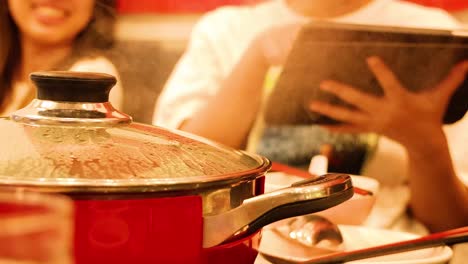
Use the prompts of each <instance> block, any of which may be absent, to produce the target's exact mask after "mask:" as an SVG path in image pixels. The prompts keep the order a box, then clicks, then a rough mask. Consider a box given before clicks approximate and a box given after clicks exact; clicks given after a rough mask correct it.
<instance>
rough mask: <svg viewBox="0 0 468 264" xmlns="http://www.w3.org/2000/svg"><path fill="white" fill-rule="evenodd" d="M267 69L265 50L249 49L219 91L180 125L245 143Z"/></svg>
mask: <svg viewBox="0 0 468 264" xmlns="http://www.w3.org/2000/svg"><path fill="white" fill-rule="evenodd" d="M267 70H268V65H266V63H265V62H264V59H263V58H262V57H261V54H260V53H259V52H257V51H256V49H255V48H250V49H248V50H247V52H246V53H245V54H244V55H243V56H242V57H241V59H240V60H239V62H238V63H237V65H236V66H235V67H234V69H233V71H232V72H231V74H230V75H229V76H228V77H227V78H226V79H225V80H224V81H223V83H222V87H221V88H220V89H219V92H218V93H217V94H216V95H215V96H214V97H213V98H212V99H211V100H210V101H209V102H208V103H207V104H206V105H205V106H204V107H203V108H202V109H201V110H200V111H198V112H197V113H196V114H195V115H194V116H193V117H192V118H190V119H189V120H186V121H185V122H184V123H183V124H182V125H181V127H180V129H182V130H185V131H187V132H190V133H194V134H197V135H200V136H202V137H205V138H209V139H211V140H214V141H217V142H220V143H223V144H226V145H228V146H231V147H234V148H241V147H243V145H244V144H245V141H246V138H247V136H248V133H249V131H250V129H251V126H252V124H253V121H254V120H255V118H256V116H257V113H258V110H259V107H260V104H261V99H262V87H263V81H264V78H265V73H266V71H267Z"/></svg>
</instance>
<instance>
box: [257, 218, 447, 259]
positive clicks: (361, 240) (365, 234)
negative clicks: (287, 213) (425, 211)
mask: <svg viewBox="0 0 468 264" xmlns="http://www.w3.org/2000/svg"><path fill="white" fill-rule="evenodd" d="M279 228H281V227H279ZM339 228H340V230H341V232H342V234H343V239H344V243H345V244H344V248H345V250H355V249H361V248H367V247H373V246H377V245H382V244H388V243H393V242H397V241H403V240H409V239H414V238H417V237H418V236H417V235H414V234H410V233H405V232H397V231H391V230H384V229H376V228H367V227H362V226H347V225H339ZM259 251H260V252H265V253H266V254H269V255H272V256H278V257H281V258H285V259H289V260H293V261H304V260H307V259H309V258H311V257H313V256H318V255H320V254H317V253H311V251H312V250H311V249H310V248H306V247H305V246H301V245H298V244H297V243H294V242H290V241H288V240H286V239H284V238H283V237H282V236H280V235H278V234H277V233H276V232H274V231H272V229H271V228H268V227H266V228H264V229H263V236H262V242H261V243H260V248H259ZM451 257H452V250H451V249H450V248H449V247H434V248H427V249H420V250H415V251H408V252H403V253H398V254H392V255H386V256H381V257H377V258H372V259H365V260H364V259H363V260H359V261H353V262H349V263H356V264H357V263H360V264H364V263H366V264H371V263H374V264H377V263H378V264H436V263H447V262H448V261H449V260H450V258H451ZM268 263H270V262H268V261H266V260H265V259H263V258H262V257H261V256H260V255H259V257H258V258H257V260H256V262H255V264H268Z"/></svg>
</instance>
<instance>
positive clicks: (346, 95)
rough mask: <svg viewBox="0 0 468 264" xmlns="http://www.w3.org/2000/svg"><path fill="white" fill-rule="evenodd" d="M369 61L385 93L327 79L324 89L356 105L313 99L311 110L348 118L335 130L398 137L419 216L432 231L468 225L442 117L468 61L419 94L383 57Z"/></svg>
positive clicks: (466, 199) (465, 198)
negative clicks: (340, 105) (403, 148)
mask: <svg viewBox="0 0 468 264" xmlns="http://www.w3.org/2000/svg"><path fill="white" fill-rule="evenodd" d="M368 62H369V67H370V69H371V70H372V71H373V73H374V75H375V76H376V78H377V79H378V80H379V83H380V84H381V86H382V88H383V90H384V94H385V95H384V96H383V97H376V96H373V95H369V94H365V93H362V92H359V91H358V90H356V89H354V88H353V87H349V86H347V85H344V84H341V83H337V82H334V81H325V82H323V83H322V85H321V88H322V89H323V90H325V91H328V92H330V93H333V94H335V95H336V96H338V97H340V98H341V99H343V100H344V101H347V102H348V103H350V104H352V105H354V106H355V107H356V109H354V110H350V109H346V108H342V107H338V106H333V105H330V104H326V103H322V102H313V103H312V104H311V110H312V111H315V112H318V113H321V114H324V115H327V116H329V117H332V118H334V119H337V120H341V121H343V122H345V124H343V125H339V126H329V127H328V128H329V129H331V130H334V131H342V132H377V133H379V134H382V135H384V136H387V137H389V138H391V139H393V140H395V141H398V142H399V143H400V144H402V145H403V146H404V147H405V149H406V151H407V153H408V161H409V172H408V173H409V186H410V190H411V200H410V206H411V208H412V211H413V213H414V216H415V217H416V218H418V219H419V220H420V221H422V222H423V223H424V224H426V225H427V226H428V227H429V228H430V229H431V231H439V230H444V229H448V228H452V227H457V226H464V225H467V224H468V190H467V188H466V187H465V186H464V184H463V183H462V182H461V181H460V180H459V179H458V177H457V176H456V173H455V171H454V168H453V165H452V160H451V157H450V152H449V147H448V144H447V139H446V136H445V134H444V132H443V130H442V120H443V115H444V113H445V110H446V107H447V105H448V102H449V99H450V97H451V95H452V94H453V92H454V91H455V90H456V88H457V87H458V86H459V85H460V84H461V83H462V82H463V80H464V79H465V76H466V74H467V72H468V62H464V63H460V64H459V65H457V66H455V67H454V68H453V69H452V71H451V72H450V73H449V75H448V76H447V77H446V78H445V79H444V80H443V81H442V82H440V83H439V85H437V86H436V87H434V88H433V89H430V90H425V91H423V92H419V93H413V92H410V91H408V90H407V89H406V88H404V87H403V86H402V85H401V83H400V82H399V81H398V79H397V78H396V76H394V74H393V73H392V72H391V71H390V69H388V68H387V67H386V66H385V64H384V63H383V62H382V61H381V60H380V59H378V58H370V59H369V61H368ZM460 122H466V120H462V121H460ZM389 166H391V165H389Z"/></svg>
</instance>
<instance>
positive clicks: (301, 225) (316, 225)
mask: <svg viewBox="0 0 468 264" xmlns="http://www.w3.org/2000/svg"><path fill="white" fill-rule="evenodd" d="M285 226H286V227H287V228H284V226H283V227H281V228H280V227H276V228H274V229H273V231H274V232H276V233H278V234H280V235H281V236H282V237H284V238H286V239H292V240H295V241H297V242H299V243H300V244H302V245H304V246H307V247H319V248H324V249H329V250H332V251H340V250H342V244H343V235H342V234H341V231H340V229H339V228H338V226H337V225H336V224H335V223H333V222H331V221H330V220H328V219H327V218H325V217H323V216H320V215H316V214H309V215H304V216H299V217H294V218H291V219H289V220H288V221H287V222H286V225H285Z"/></svg>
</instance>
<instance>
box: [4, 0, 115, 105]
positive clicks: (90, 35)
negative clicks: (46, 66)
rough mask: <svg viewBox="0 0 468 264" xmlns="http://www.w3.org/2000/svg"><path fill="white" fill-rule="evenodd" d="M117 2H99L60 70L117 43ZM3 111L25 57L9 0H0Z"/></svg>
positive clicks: (111, 0)
mask: <svg viewBox="0 0 468 264" xmlns="http://www.w3.org/2000/svg"><path fill="white" fill-rule="evenodd" d="M115 21H116V14H115V0H96V2H95V4H94V11H93V15H92V18H91V20H90V22H89V23H88V25H87V26H86V28H85V29H83V31H82V32H80V33H79V34H78V36H77V37H76V39H75V41H74V44H73V50H72V53H71V54H70V56H68V57H67V58H66V59H65V60H64V61H62V62H61V63H59V65H56V68H62V69H64V68H66V67H69V66H71V65H72V64H73V63H74V62H75V61H76V60H78V59H79V58H82V57H84V56H93V55H96V54H98V53H99V52H102V51H103V50H106V49H108V48H110V47H111V46H112V45H113V43H114V26H115ZM0 39H1V42H0V111H1V110H2V109H3V108H4V107H5V98H7V96H8V95H9V94H10V93H11V89H12V82H13V79H12V78H13V74H14V71H15V70H17V68H18V66H19V65H18V64H19V62H20V58H21V45H20V43H19V42H20V40H19V32H18V27H17V26H16V24H15V22H14V21H13V19H12V17H11V15H10V12H9V8H8V2H7V0H0Z"/></svg>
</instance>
